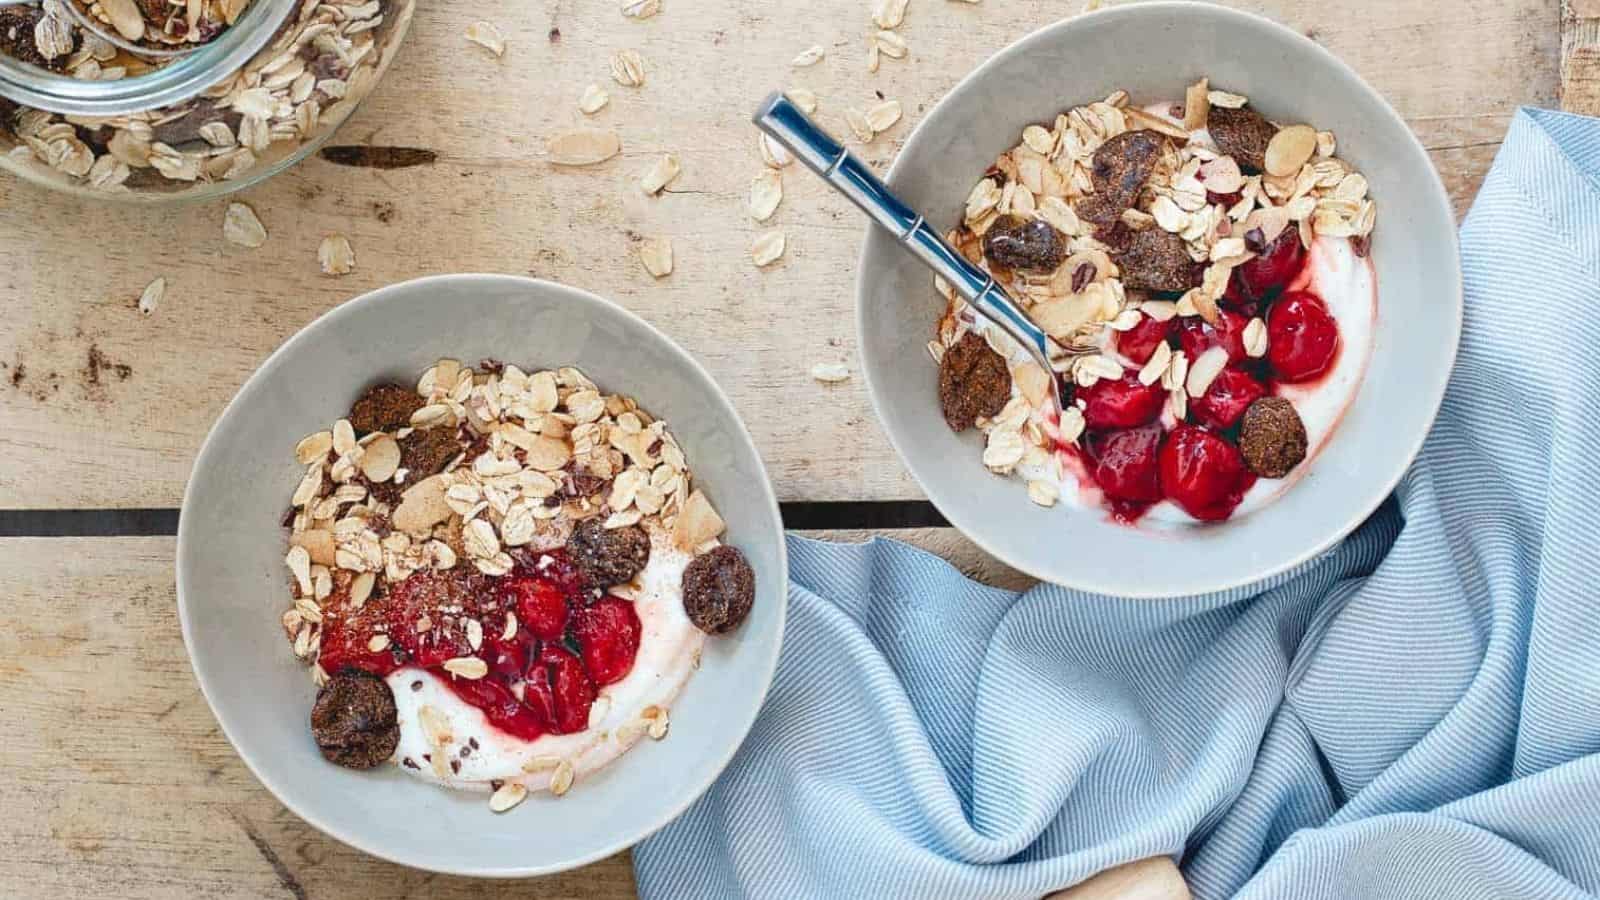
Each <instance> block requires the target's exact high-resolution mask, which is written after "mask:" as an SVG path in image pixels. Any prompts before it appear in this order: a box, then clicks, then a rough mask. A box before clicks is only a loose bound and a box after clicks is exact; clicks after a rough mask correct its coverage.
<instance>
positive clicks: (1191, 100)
mask: <svg viewBox="0 0 1600 900" xmlns="http://www.w3.org/2000/svg"><path fill="white" fill-rule="evenodd" d="M1210 91H1211V81H1210V80H1209V79H1206V78H1202V79H1200V80H1199V81H1197V82H1195V83H1194V84H1191V85H1189V90H1188V91H1187V92H1185V94H1184V101H1183V127H1184V128H1186V129H1188V130H1189V131H1199V130H1200V129H1202V128H1204V127H1206V119H1207V117H1208V115H1209V114H1210V112H1211V97H1210ZM1222 193H1226V192H1222Z"/></svg>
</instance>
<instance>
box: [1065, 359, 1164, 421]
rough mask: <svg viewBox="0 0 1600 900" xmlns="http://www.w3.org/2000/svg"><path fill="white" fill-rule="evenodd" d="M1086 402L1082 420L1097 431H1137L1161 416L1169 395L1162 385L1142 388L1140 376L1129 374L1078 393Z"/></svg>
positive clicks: (1080, 389) (1100, 381) (1096, 383)
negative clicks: (1128, 429)
mask: <svg viewBox="0 0 1600 900" xmlns="http://www.w3.org/2000/svg"><path fill="white" fill-rule="evenodd" d="M1078 397H1079V398H1080V399H1082V400H1083V401H1084V404H1085V405H1084V408H1083V420H1084V422H1085V423H1087V424H1088V426H1089V427H1090V428H1092V429H1095V430H1097V431H1104V430H1108V429H1112V428H1138V427H1139V426H1140V425H1144V424H1147V423H1149V422H1153V421H1155V418H1156V416H1159V415H1161V406H1162V404H1163V403H1165V402H1166V393H1165V392H1164V391H1162V390H1161V383H1160V382H1159V381H1158V382H1156V383H1154V384H1149V385H1146V384H1140V383H1139V373H1137V372H1131V371H1130V372H1126V373H1124V374H1123V376H1122V377H1121V378H1118V379H1108V378H1102V379H1100V380H1099V381H1096V382H1095V383H1094V384H1092V385H1090V386H1089V387H1086V388H1079V389H1078Z"/></svg>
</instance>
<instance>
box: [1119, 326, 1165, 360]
mask: <svg viewBox="0 0 1600 900" xmlns="http://www.w3.org/2000/svg"><path fill="white" fill-rule="evenodd" d="M1176 325H1177V320H1176V319H1168V320H1167V321H1165V322H1158V321H1156V320H1155V319H1152V318H1150V317H1149V316H1144V317H1142V318H1140V319H1139V324H1137V325H1135V326H1133V327H1132V328H1130V329H1128V330H1127V331H1124V332H1122V333H1120V334H1118V335H1117V352H1118V353H1121V354H1122V355H1123V356H1126V357H1127V358H1128V359H1129V360H1130V361H1131V362H1134V363H1136V364H1138V365H1141V366H1142V365H1144V364H1145V363H1147V362H1149V361H1150V354H1152V353H1154V352H1156V345H1158V344H1161V343H1163V342H1165V341H1166V340H1167V338H1169V337H1171V336H1172V332H1173V328H1174V327H1175V326H1176Z"/></svg>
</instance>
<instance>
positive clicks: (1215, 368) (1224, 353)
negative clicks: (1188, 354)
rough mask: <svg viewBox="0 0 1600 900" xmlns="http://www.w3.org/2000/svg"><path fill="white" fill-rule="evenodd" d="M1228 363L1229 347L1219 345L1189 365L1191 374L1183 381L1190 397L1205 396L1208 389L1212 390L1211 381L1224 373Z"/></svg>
mask: <svg viewBox="0 0 1600 900" xmlns="http://www.w3.org/2000/svg"><path fill="white" fill-rule="evenodd" d="M1227 365H1228V348H1226V347H1221V346H1217V347H1212V348H1210V349H1208V350H1206V352H1204V353H1202V354H1200V355H1199V356H1198V357H1195V360H1194V362H1193V363H1191V364H1190V365H1189V375H1188V377H1187V378H1185V379H1184V382H1183V387H1184V390H1185V391H1186V392H1187V393H1188V395H1189V396H1190V397H1204V396H1205V394H1206V391H1209V390H1211V382H1213V381H1215V380H1216V378H1217V376H1218V375H1220V374H1222V370H1223V369H1224V368H1225V367H1226V366H1227Z"/></svg>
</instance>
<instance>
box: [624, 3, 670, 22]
mask: <svg viewBox="0 0 1600 900" xmlns="http://www.w3.org/2000/svg"><path fill="white" fill-rule="evenodd" d="M658 12H661V0H622V14H623V16H625V17H627V18H629V19H648V18H650V17H651V16H653V15H655V14H656V13H658Z"/></svg>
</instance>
